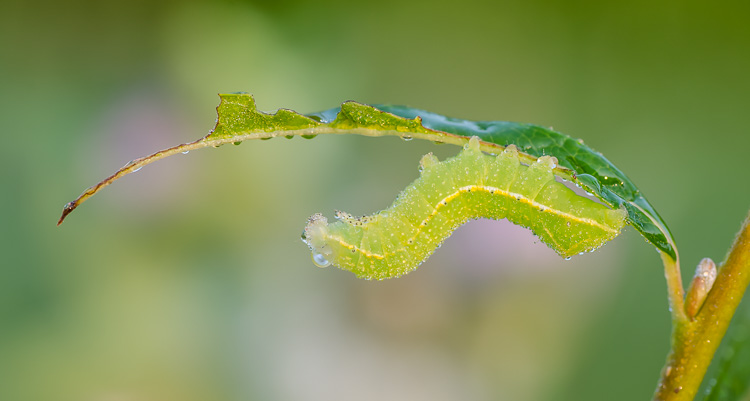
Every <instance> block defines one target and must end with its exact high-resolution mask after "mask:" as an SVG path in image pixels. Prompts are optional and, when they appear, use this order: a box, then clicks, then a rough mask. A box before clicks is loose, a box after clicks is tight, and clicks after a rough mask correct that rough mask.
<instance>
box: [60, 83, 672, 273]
mask: <svg viewBox="0 0 750 401" xmlns="http://www.w3.org/2000/svg"><path fill="white" fill-rule="evenodd" d="M220 97H221V103H220V104H219V107H217V111H218V120H217V122H216V127H215V128H214V129H213V130H212V132H211V133H209V134H208V135H206V136H205V137H203V138H201V139H198V140H197V141H194V142H190V143H185V144H181V145H177V146H174V147H172V148H169V149H165V150H162V151H159V152H156V153H154V154H152V155H149V156H146V157H143V158H140V159H136V160H133V161H131V162H130V163H128V164H126V165H125V166H124V167H122V168H121V169H120V170H118V171H117V172H115V173H114V174H113V175H111V176H110V177H108V178H106V179H104V180H103V181H101V182H100V183H98V184H97V185H95V186H92V187H90V188H88V189H87V190H86V191H84V192H83V194H81V195H80V196H79V197H78V198H77V199H75V200H74V201H72V202H70V203H68V204H67V205H65V208H64V210H63V214H62V216H61V217H60V220H59V221H58V224H60V223H62V221H63V220H64V219H65V217H66V216H67V215H68V214H69V213H70V212H72V211H73V210H74V209H75V208H77V207H78V205H80V204H81V203H82V202H84V201H85V200H86V199H88V198H90V197H91V196H93V195H94V194H96V193H97V192H98V191H100V190H101V189H103V188H104V187H106V186H107V185H109V184H111V183H112V182H114V181H115V180H117V179H119V178H120V177H122V176H124V175H126V174H129V173H131V172H133V171H136V170H137V169H139V168H141V167H143V166H144V165H146V164H149V163H152V162H154V161H156V160H159V159H162V158H164V157H167V156H170V155H173V154H178V153H181V152H185V151H188V150H194V149H199V148H204V147H209V146H220V145H223V144H227V143H233V142H234V143H237V142H242V141H245V140H250V139H263V138H271V137H276V136H288V137H289V136H296V135H298V136H302V137H306V138H310V137H313V136H315V135H320V134H359V135H368V136H386V135H396V136H401V137H407V136H408V137H412V138H418V139H426V140H430V141H435V142H444V143H451V144H456V145H463V144H465V143H467V142H468V140H469V138H470V137H472V136H477V137H479V139H480V140H481V144H480V146H481V149H482V150H483V151H486V152H491V153H500V152H501V151H502V150H503V149H504V148H505V147H506V146H509V145H515V146H516V147H517V148H518V151H519V152H518V157H519V160H520V161H521V162H523V163H524V164H532V163H534V162H535V161H536V159H537V158H539V157H541V156H545V155H549V156H554V157H556V158H557V160H558V165H557V166H556V167H555V168H554V174H556V175H559V176H561V177H563V178H566V179H570V180H573V181H575V183H577V184H578V185H581V186H582V187H584V188H585V189H586V190H587V191H589V192H591V193H593V194H594V195H596V196H597V197H598V198H599V199H601V200H602V201H604V202H605V203H607V204H608V205H609V206H611V207H612V208H613V209H621V208H624V210H625V211H626V212H627V220H628V223H630V224H632V225H633V226H634V227H635V228H636V229H637V230H638V231H640V232H641V234H643V236H644V237H645V238H646V240H648V241H649V242H651V243H652V244H654V245H655V246H656V247H657V248H658V249H659V250H660V251H662V252H665V253H666V254H668V255H670V256H671V257H672V259H675V258H676V251H675V249H674V245H673V244H674V241H673V240H672V237H671V234H670V232H669V229H668V228H667V226H666V224H664V222H663V221H662V219H661V217H660V216H659V215H658V213H656V211H655V210H654V209H653V207H652V206H651V205H650V204H649V203H648V201H647V200H646V198H644V197H643V195H641V193H640V192H639V191H638V189H637V188H636V187H635V186H634V185H633V183H632V182H631V181H630V180H629V179H628V178H627V177H626V176H625V174H623V173H622V172H621V171H620V170H618V169H617V168H616V167H615V166H614V165H612V163H610V162H609V161H608V160H607V159H605V158H604V157H603V156H602V155H601V154H600V153H598V152H595V151H593V150H592V149H590V148H589V147H587V146H586V145H584V144H583V142H581V141H579V140H575V139H573V138H570V137H568V136H566V135H563V134H561V133H558V132H555V131H552V130H549V129H547V128H544V127H541V126H537V125H532V124H519V123H511V122H501V121H489V122H474V121H466V120H459V119H454V118H448V117H444V116H440V115H437V114H434V113H430V112H426V111H423V110H418V109H412V108H408V107H403V106H368V105H364V104H360V103H356V102H345V103H343V104H342V105H341V107H339V108H335V109H330V110H326V111H323V112H319V113H313V114H309V115H302V114H299V113H296V112H294V111H291V110H286V109H281V110H279V111H277V112H276V113H274V114H267V113H263V112H260V111H258V109H257V107H256V105H255V100H254V99H253V97H252V96H250V95H249V94H244V93H234V94H222V95H220Z"/></svg>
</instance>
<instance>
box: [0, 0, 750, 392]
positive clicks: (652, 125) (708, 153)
mask: <svg viewBox="0 0 750 401" xmlns="http://www.w3.org/2000/svg"><path fill="white" fill-rule="evenodd" d="M748 17H750V3H748V2H746V1H736V2H715V3H710V4H709V3H706V2H701V1H658V2H653V1H645V0H640V1H632V2H599V1H594V0H576V1H569V2H555V1H500V2H489V1H476V0H465V1H461V2H424V3H418V2H405V1H391V0H386V1H379V2H372V3H367V2H361V3H356V2H350V1H327V2H309V3H307V2H301V1H296V0H282V1H275V2H270V1H269V2H239V1H184V2H183V1H179V2H178V1H172V2H169V1H167V2H150V1H138V0H136V1H129V2H91V1H70V2H65V3H62V2H50V1H46V2H45V1H40V2H23V1H16V0H11V1H7V0H6V1H5V2H3V5H2V13H0V32H1V34H0V51H1V52H2V53H1V55H0V122H2V125H3V131H4V134H3V140H4V144H3V146H2V147H0V167H2V168H0V178H1V179H2V182H1V183H2V188H3V189H2V196H0V210H3V213H2V214H1V216H2V217H0V227H2V230H0V235H1V237H0V252H2V262H1V263H2V267H0V399H2V400H21V401H25V400H62V401H67V400H70V401H73V400H97V401H98V400H128V401H130V400H137V401H141V400H143V401H156V400H159V401H161V400H167V401H171V400H174V401H177V400H186V401H192V400H196V401H197V400H383V399H387V400H432V401H435V400H521V401H523V400H573V399H575V400H602V399H607V400H643V399H648V398H649V397H650V395H651V393H652V391H653V389H654V387H655V383H656V379H657V377H658V372H659V370H660V368H661V366H662V364H663V361H664V358H665V355H666V352H667V350H668V345H669V344H668V342H669V331H670V324H669V314H668V311H667V303H666V291H665V283H664V278H663V271H662V268H661V264H660V261H659V258H658V257H657V254H656V253H655V252H654V248H653V247H652V246H650V245H649V244H646V243H644V241H643V240H642V239H641V237H640V236H639V235H638V234H637V232H635V230H633V229H632V228H630V229H627V230H626V231H625V233H624V234H623V235H622V236H621V237H620V238H618V239H617V240H615V241H613V242H612V243H611V244H609V245H607V246H606V247H604V248H603V249H601V250H600V251H599V252H597V253H594V254H589V255H585V256H580V257H576V258H574V259H573V260H571V261H564V260H561V259H560V258H558V257H557V256H556V255H555V254H554V253H553V252H552V251H551V250H549V249H547V248H546V247H544V246H543V245H542V244H539V243H536V242H535V240H534V237H533V236H532V235H531V234H529V233H528V232H526V231H525V230H523V229H520V228H518V227H515V226H512V225H511V224H509V223H507V222H505V221H503V222H487V221H477V222H473V223H470V224H468V225H466V226H464V227H462V228H461V229H459V230H458V231H457V232H456V233H455V235H454V237H452V238H451V239H449V240H448V241H447V242H446V243H445V244H444V246H443V247H442V248H440V249H439V250H438V252H437V253H436V254H435V255H434V256H433V257H432V258H431V259H430V260H429V261H428V262H426V263H425V264H424V265H423V267H422V268H421V269H419V270H417V271H416V272H414V273H412V274H410V275H408V276H406V277H404V278H401V279H397V280H390V281H385V282H367V281H361V280H358V279H356V278H355V277H354V275H352V274H350V273H347V272H343V271H339V270H337V269H332V268H329V269H322V270H321V269H317V268H315V267H314V265H313V264H312V262H311V261H310V255H309V251H308V249H307V248H306V246H305V245H304V244H302V243H301V242H300V241H299V234H300V232H301V230H302V228H303V226H304V223H305V220H306V218H307V217H308V216H309V215H311V214H313V213H314V212H318V211H322V212H324V213H325V214H326V215H327V216H329V217H331V216H332V214H333V210H334V209H341V210H346V211H349V212H351V213H354V214H365V213H368V214H369V213H371V212H374V211H377V210H380V209H382V208H385V207H386V206H388V204H389V203H390V202H391V201H392V200H393V199H394V198H395V196H396V194H397V193H398V191H400V190H401V189H402V188H403V187H405V186H406V185H407V184H408V183H409V182H410V181H412V180H413V179H415V178H416V177H417V163H418V160H419V157H420V156H421V155H422V154H424V153H426V152H429V151H433V152H435V153H436V154H437V155H438V156H440V157H441V158H445V157H447V156H450V155H453V154H455V153H457V151H458V149H457V148H455V147H451V146H448V145H442V146H437V145H433V144H430V143H420V142H419V141H411V142H403V141H401V140H399V139H396V138H375V139H373V138H364V137H354V136H352V137H318V138H316V139H314V140H311V141H305V140H302V139H300V138H295V139H293V140H290V141H288V140H285V139H274V140H272V141H263V142H256V143H245V144H243V145H242V146H240V147H222V148H221V149H218V150H214V149H209V150H203V151H198V152H191V153H190V154H189V155H187V156H179V157H173V158H171V159H167V160H164V161H160V162H158V163H156V164H154V165H150V166H148V167H146V168H144V169H143V170H142V171H140V172H139V173H137V174H133V175H131V176H128V177H126V178H124V179H122V180H121V181H119V182H117V183H116V184H115V185H113V186H111V187H110V188H108V189H107V190H105V191H104V192H102V193H101V194H100V195H98V196H97V197H95V198H93V199H92V200H91V201H89V202H87V203H86V204H85V205H84V206H83V207H81V208H80V209H79V210H78V211H76V213H74V214H73V215H71V216H70V218H69V219H68V220H67V221H66V223H65V224H64V225H63V226H61V227H55V222H56V221H57V218H58V216H59V213H60V211H61V209H62V206H63V204H64V203H65V202H67V201H69V200H72V199H73V198H74V197H75V196H77V195H78V194H79V193H80V192H81V191H82V190H83V189H84V188H86V187H87V186H89V185H92V184H94V183H95V182H97V181H98V180H100V179H102V178H104V177H105V176H107V175H108V174H110V173H112V172H113V171H114V170H116V169H117V168H119V167H120V166H122V165H124V164H125V163H126V162H127V161H128V160H131V159H133V158H135V157H139V156H143V155H146V154H148V153H151V152H152V151H155V150H157V149H160V148H163V147H167V146H171V145H173V144H177V143H181V142H186V141H191V140H194V139H197V138H199V137H201V136H203V135H205V134H206V133H207V132H208V130H209V129H210V128H212V126H213V122H214V119H215V112H214V107H215V106H216V104H217V103H218V97H217V96H216V93H219V92H233V91H247V92H250V93H253V94H254V95H255V96H256V99H257V102H258V105H259V108H260V109H261V110H268V111H272V110H274V109H277V108H279V107H286V108H292V109H295V110H298V111H300V112H314V111H318V110H322V109H327V108H330V107H333V106H335V105H337V104H338V103H340V102H342V101H345V100H350V99H353V100H358V101H361V102H367V103H397V104H407V105H410V106H413V107H418V108H423V109H427V110H431V111H434V112H438V113H441V114H446V115H450V116H455V117H460V118H466V119H474V120H511V121H522V122H533V123H538V124H544V125H548V126H553V127H554V128H555V129H556V130H559V131H562V132H565V133H568V134H570V135H573V136H576V137H580V138H583V139H584V140H585V141H586V143H587V144H589V145H590V146H592V147H593V148H595V149H597V150H599V151H601V152H603V153H604V154H605V155H606V156H607V157H608V158H609V159H610V160H611V161H613V162H614V163H615V164H616V165H618V166H619V167H620V168H621V169H622V170H623V171H625V172H626V173H627V174H628V175H629V176H630V178H631V179H632V180H633V181H634V182H635V183H636V184H637V185H638V186H639V188H640V189H641V190H642V192H643V193H645V194H646V196H647V197H648V198H649V200H650V201H651V202H652V203H653V204H654V206H655V207H656V208H657V210H659V211H660V213H661V214H662V216H663V217H664V218H665V220H666V221H667V222H668V224H669V225H670V228H671V229H672V231H673V233H674V235H675V238H676V240H677V242H678V245H679V247H680V249H681V257H682V260H683V275H684V276H685V277H686V278H687V277H690V276H692V270H693V266H695V264H696V263H697V262H698V260H700V258H702V257H706V256H708V257H712V258H714V259H716V260H721V259H722V258H723V255H724V253H725V252H726V250H727V248H728V247H729V245H730V242H731V239H732V238H733V236H734V233H735V231H736V230H737V229H738V228H739V224H740V221H741V219H742V218H743V217H744V216H745V213H746V211H747V208H748V197H749V196H750V186H748V182H750V180H748V177H750V174H749V173H748V172H747V165H748V157H747V149H748V147H749V146H750V135H748V134H749V133H750V131H749V130H748V128H747V127H748V123H747V118H748V110H749V109H750V107H749V106H750V100H749V99H750V98H749V97H748V93H750V74H748V71H750V24H748V23H747V20H748Z"/></svg>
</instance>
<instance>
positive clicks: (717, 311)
mask: <svg viewBox="0 0 750 401" xmlns="http://www.w3.org/2000/svg"><path fill="white" fill-rule="evenodd" d="M666 265H667V263H666V261H665V267H667V266H666ZM667 270H668V271H667V273H666V274H667V281H668V282H669V280H670V273H669V269H667ZM748 283H750V213H749V214H748V216H747V217H746V218H745V221H744V223H743V225H742V228H741V229H740V232H739V233H738V234H737V237H736V238H735V241H734V244H733V245H732V248H731V249H730V251H729V253H728V254H727V257H726V260H725V261H724V262H723V263H722V264H721V266H720V268H719V272H718V275H717V277H716V281H715V282H714V285H713V287H712V288H711V291H710V292H709V293H708V296H707V297H706V301H705V303H704V304H703V307H702V308H701V310H700V311H699V312H698V314H697V315H696V316H695V319H693V320H692V321H691V320H687V319H686V320H684V321H681V319H674V318H673V322H674V323H676V324H674V325H673V328H672V350H671V351H670V353H669V355H668V356H667V363H666V364H665V365H664V368H663V369H662V372H661V379H660V380H659V384H658V386H657V388H656V392H655V393H654V400H663V401H689V400H692V399H693V398H694V397H695V395H696V393H697V392H698V388H699V387H700V384H701V381H702V380H703V376H704V375H705V374H706V370H707V369H708V366H709V364H710V363H711V360H712V359H713V355H714V353H715V352H716V349H717V348H718V346H719V343H720V342H721V339H722V338H723V337H724V334H725V333H726V331H727V328H728V327H729V322H730V321H731V320H732V316H733V315H734V312H735V310H736V309H737V306H738V305H739V303H740V301H741V300H742V295H743V294H744V292H745V289H746V288H747V286H748ZM669 287H670V304H671V305H673V306H674V305H676V304H677V303H676V302H675V303H672V300H671V299H672V297H673V296H674V294H673V292H672V291H671V290H672V286H671V284H670V285H669ZM679 304H680V305H682V302H680V303H679ZM682 314H683V315H684V311H682ZM673 316H674V315H673ZM675 320H677V321H676V322H675Z"/></svg>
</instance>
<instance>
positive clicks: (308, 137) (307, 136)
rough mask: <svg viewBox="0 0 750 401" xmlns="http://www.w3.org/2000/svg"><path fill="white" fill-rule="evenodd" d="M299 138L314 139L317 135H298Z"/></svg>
mask: <svg viewBox="0 0 750 401" xmlns="http://www.w3.org/2000/svg"><path fill="white" fill-rule="evenodd" d="M300 136H301V137H303V138H305V139H313V138H315V137H316V136H317V135H300Z"/></svg>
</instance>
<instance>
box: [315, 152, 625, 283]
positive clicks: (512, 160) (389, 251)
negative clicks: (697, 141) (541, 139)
mask: <svg viewBox="0 0 750 401" xmlns="http://www.w3.org/2000/svg"><path fill="white" fill-rule="evenodd" d="M556 163H557V160H556V159H555V158H554V157H551V156H542V157H540V158H538V159H537V161H536V162H534V163H532V164H531V165H530V166H525V165H523V164H521V163H520V161H519V156H518V151H517V149H516V147H515V146H513V145H510V146H508V147H507V148H506V149H505V150H504V151H503V152H502V153H500V154H499V155H497V156H491V155H486V154H484V153H482V152H481V151H480V150H479V139H478V138H477V137H472V138H471V140H470V141H469V142H468V143H467V144H466V145H465V146H464V148H463V150H462V151H461V152H460V153H459V154H458V155H457V156H455V157H452V158H449V159H447V160H445V161H443V162H440V161H438V160H437V158H436V157H435V156H433V155H432V154H427V155H425V156H424V157H423V158H422V160H421V161H420V177H419V178H418V179H417V180H415V181H414V182H413V183H412V184H411V185H409V186H408V187H407V188H406V189H405V190H404V191H403V192H402V193H401V194H400V195H399V196H398V198H397V199H396V201H395V202H394V203H393V204H392V205H391V206H390V207H389V208H387V209H385V210H383V211H381V212H379V213H376V214H374V215H372V216H365V217H353V216H351V215H349V214H347V213H343V212H337V213H336V218H337V219H338V221H336V222H333V223H331V224H328V221H327V219H326V218H325V217H323V216H322V215H320V214H315V215H313V216H312V217H310V219H309V220H308V223H307V226H306V227H305V230H304V233H303V234H302V239H303V241H305V243H307V245H308V246H309V247H310V249H311V250H312V253H313V260H314V262H315V263H316V264H317V265H318V266H321V267H322V266H327V265H328V264H334V265H336V266H338V267H340V268H342V269H344V270H349V271H351V272H353V273H354V274H356V275H357V276H358V277H362V278H367V279H385V278H391V277H398V276H400V275H403V274H406V273H408V272H410V271H412V270H414V269H416V268H417V266H419V264H421V263H422V262H423V261H424V260H425V259H426V258H427V257H428V256H430V255H431V254H432V252H434V250H435V248H437V246H438V245H440V244H441V243H442V242H443V241H444V240H445V239H446V238H447V237H448V236H450V234H451V233H452V232H453V230H455V229H456V228H457V227H458V226H460V225H462V224H464V223H466V222H467V221H469V220H472V219H478V218H488V219H495V220H499V219H503V218H507V219H508V220H509V221H511V222H513V223H515V224H518V225H521V226H523V227H526V228H529V229H530V230H532V231H533V232H534V233H535V234H536V235H537V236H538V237H539V238H540V239H541V240H542V241H543V242H544V243H545V244H547V245H548V246H549V247H551V248H552V249H554V250H555V251H556V252H557V253H558V254H560V255H561V256H562V257H566V258H567V257H570V256H572V255H575V254H578V253H581V252H587V251H591V250H594V249H596V248H598V247H599V246H601V245H602V244H603V243H605V242H606V241H609V240H610V239H612V238H614V237H615V236H617V235H618V234H619V233H620V230H622V227H623V226H624V224H625V217H626V212H625V211H624V210H623V209H610V208H608V207H607V206H605V205H602V204H600V203H597V202H595V201H593V200H591V199H588V198H586V197H582V196H579V195H577V194H576V193H575V192H574V191H573V190H571V189H570V188H568V187H566V186H565V185H563V184H562V183H560V182H557V181H556V180H555V176H554V174H553V172H552V169H553V168H554V167H555V165H556Z"/></svg>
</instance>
